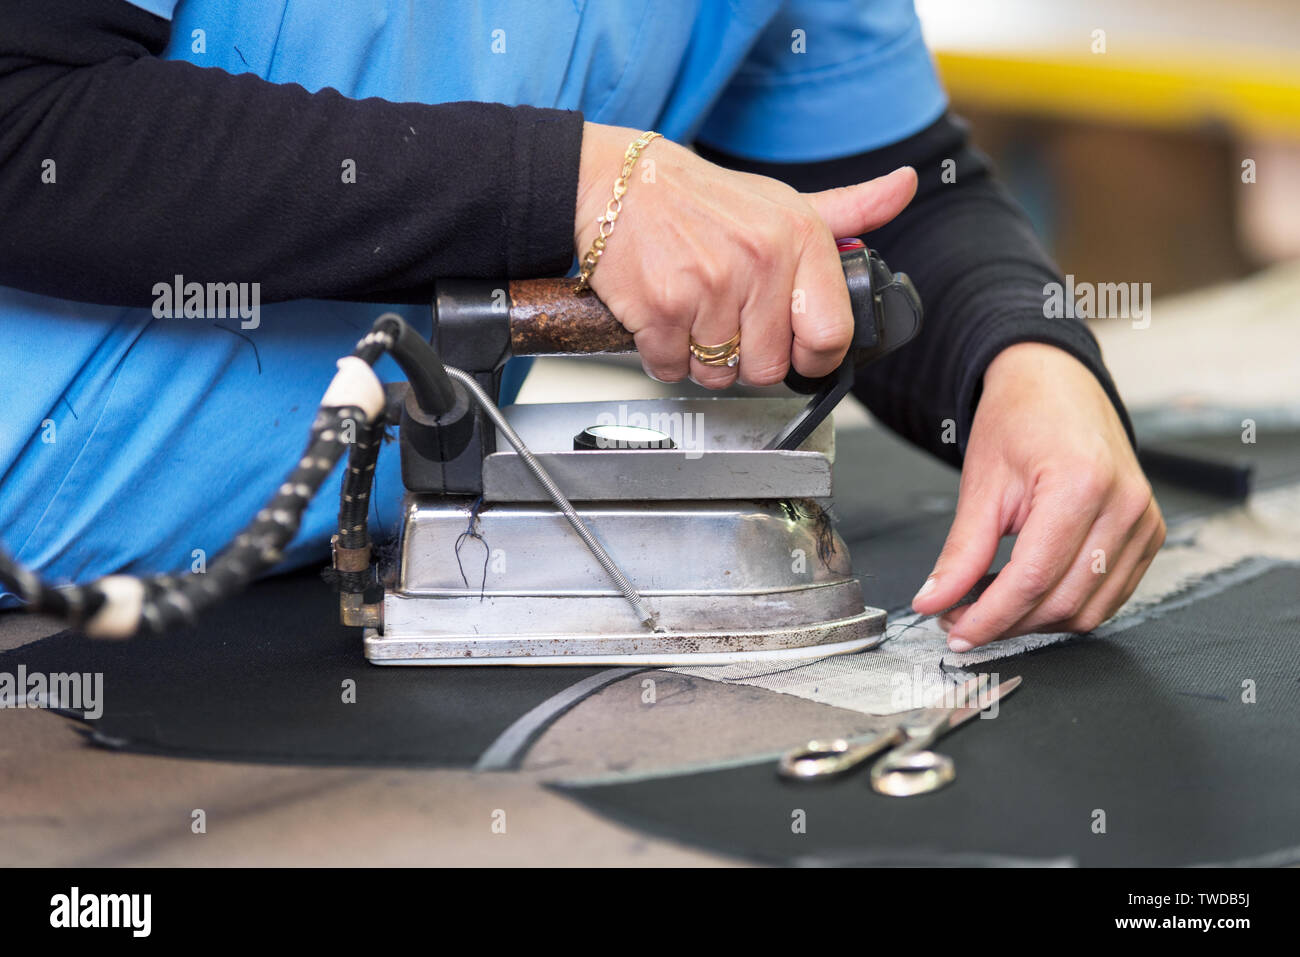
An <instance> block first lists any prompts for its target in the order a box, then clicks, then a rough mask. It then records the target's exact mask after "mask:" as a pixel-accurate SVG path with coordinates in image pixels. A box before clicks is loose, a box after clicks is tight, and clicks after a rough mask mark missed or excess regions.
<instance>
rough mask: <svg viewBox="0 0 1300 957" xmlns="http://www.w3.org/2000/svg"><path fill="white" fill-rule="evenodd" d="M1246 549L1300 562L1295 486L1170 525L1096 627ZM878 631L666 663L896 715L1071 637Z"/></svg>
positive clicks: (1250, 554) (1140, 612)
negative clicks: (974, 645) (953, 643)
mask: <svg viewBox="0 0 1300 957" xmlns="http://www.w3.org/2000/svg"><path fill="white" fill-rule="evenodd" d="M1248 558H1259V559H1274V560H1281V561H1288V562H1290V561H1297V562H1300V485H1291V486H1285V487H1283V488H1278V489H1273V490H1270V491H1268V492H1262V493H1259V494H1257V495H1254V496H1252V498H1251V499H1250V501H1249V502H1247V503H1246V504H1245V505H1243V506H1241V507H1238V508H1231V509H1228V510H1226V511H1224V512H1220V513H1218V514H1215V515H1212V516H1209V517H1202V518H1195V519H1189V520H1187V521H1184V522H1181V523H1179V524H1178V525H1176V526H1175V527H1174V528H1171V529H1170V532H1169V536H1168V541H1167V542H1166V544H1165V547H1164V548H1163V549H1162V550H1161V552H1160V554H1159V555H1157V556H1156V559H1155V561H1154V562H1153V563H1152V565H1151V568H1150V570H1149V571H1148V572H1147V575H1146V577H1145V578H1144V579H1143V581H1142V584H1141V585H1139V586H1138V590H1137V591H1136V592H1135V593H1134V595H1133V597H1132V598H1130V599H1129V602H1128V604H1126V605H1125V606H1124V608H1123V609H1122V610H1121V612H1120V614H1119V615H1118V616H1116V617H1115V618H1113V619H1112V620H1111V621H1110V622H1109V623H1108V624H1106V625H1105V626H1104V627H1103V628H1101V629H1099V633H1101V634H1115V633H1118V632H1120V631H1123V630H1124V629H1125V627H1126V625H1127V624H1128V623H1129V622H1132V623H1134V624H1136V623H1137V622H1138V621H1140V620H1142V619H1143V618H1144V612H1145V610H1146V609H1148V608H1149V607H1150V606H1151V605H1153V604H1154V603H1156V602H1158V601H1160V600H1162V599H1165V598H1168V597H1170V596H1173V595H1176V594H1178V593H1179V592H1181V591H1184V590H1185V589H1186V588H1188V586H1189V585H1191V584H1193V583H1195V582H1198V581H1201V580H1202V579H1204V578H1206V576H1209V575H1213V574H1214V573H1216V572H1220V571H1222V570H1223V569H1226V568H1229V567H1231V566H1233V565H1236V564H1238V563H1239V562H1241V561H1243V560H1244V559H1248ZM885 634H886V637H887V640H886V642H885V643H884V644H882V645H881V646H880V647H879V648H877V649H875V650H874V651H866V652H862V653H861V654H856V655H844V656H840V657H835V658H821V659H816V660H814V661H812V662H809V663H808V664H805V665H799V666H795V667H791V668H781V669H757V668H754V667H753V666H752V665H743V664H742V665H726V666H722V667H715V668H707V667H692V668H673V669H670V670H672V671H675V672H677V673H679V674H685V675H691V676H693V677H697V678H705V679H708V680H711V681H726V682H734V683H737V684H745V685H753V686H755V687H758V688H766V689H767V690H769V691H777V692H780V693H782V694H792V695H796V696H797V697H800V698H808V699H809V700H812V701H820V702H822V703H823V704H829V705H834V706H835V707H837V708H848V709H850V710H852V711H861V712H863V713H864V714H894V713H896V712H899V711H908V710H911V709H913V708H919V707H923V706H924V705H925V704H926V703H927V702H929V701H931V700H933V698H934V694H935V692H936V691H937V690H941V689H942V688H943V687H945V686H947V685H951V684H952V683H953V681H954V680H957V681H961V680H964V679H966V678H969V677H970V676H971V675H972V674H973V673H974V672H975V670H979V671H982V672H985V673H989V674H991V675H992V674H996V675H998V677H999V678H1001V679H1006V678H1010V677H1012V676H1013V675H1014V674H1015V665H1014V663H1012V662H1007V663H1006V664H1005V665H1003V666H1001V667H1000V668H999V670H998V671H996V672H995V671H993V670H992V669H990V668H977V666H980V665H985V664H987V663H990V662H995V661H1000V660H1002V659H1004V658H1009V657H1011V656H1013V655H1018V654H1022V653H1023V652H1026V651H1033V650H1034V649H1036V648H1042V647H1045V646H1047V645H1051V644H1055V643H1057V642H1061V641H1068V640H1070V639H1071V638H1072V637H1073V636H1072V635H1061V634H1051V635H1048V634H1043V635H1026V636H1024V637H1021V638H1008V639H1004V640H1003V641H995V642H993V643H992V644H990V645H986V646H984V647H983V648H978V649H976V650H975V651H971V652H968V653H966V654H961V655H959V654H955V653H954V652H952V651H950V650H949V649H948V646H947V640H946V636H945V635H944V633H943V630H942V629H941V628H940V627H939V624H938V622H937V621H936V620H934V619H930V620H928V621H918V616H917V615H913V614H908V615H903V616H900V617H898V618H896V619H894V620H893V621H891V622H890V623H889V625H888V627H887V628H886V630H885Z"/></svg>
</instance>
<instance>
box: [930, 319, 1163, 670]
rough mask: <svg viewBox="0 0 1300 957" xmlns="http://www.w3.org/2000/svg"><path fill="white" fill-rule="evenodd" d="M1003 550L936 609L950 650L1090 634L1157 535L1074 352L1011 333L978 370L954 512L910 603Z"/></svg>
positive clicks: (1150, 552)
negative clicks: (1014, 338) (1009, 546)
mask: <svg viewBox="0 0 1300 957" xmlns="http://www.w3.org/2000/svg"><path fill="white" fill-rule="evenodd" d="M1007 534H1016V535H1018V537H1017V539H1016V544H1015V548H1014V549H1013V550H1012V552H1011V560H1010V561H1009V562H1008V563H1007V565H1006V567H1005V568H1003V569H1002V570H1001V571H1000V572H999V573H998V576H997V578H996V579H995V580H994V582H993V583H992V584H991V585H990V586H989V587H988V589H987V590H986V591H985V592H984V594H983V596H982V597H980V599H979V600H978V601H976V602H975V603H974V604H972V605H966V606H963V607H961V608H958V609H955V610H954V611H952V612H950V613H949V614H948V615H945V616H944V618H942V619H941V623H942V624H943V626H944V627H945V629H946V630H947V631H948V645H949V647H950V648H952V649H953V650H954V651H959V652H960V651H969V650H970V649H971V648H974V647H977V646H979V645H984V644H988V643H989V642H990V641H993V640H994V639H996V638H1005V637H1010V636H1012V635H1023V634H1028V633H1030V632H1041V631H1080V632H1083V631H1091V630H1092V629H1093V628H1096V627H1097V626H1098V625H1100V624H1101V623H1102V622H1103V621H1105V620H1106V619H1107V618H1109V617H1110V616H1111V615H1113V614H1114V613H1115V612H1116V611H1117V610H1118V609H1119V607H1120V606H1121V605H1123V604H1124V602H1125V601H1126V600H1127V599H1128V597H1129V595H1131V594H1132V593H1133V589H1135V588H1136V587H1137V584H1138V582H1139V581H1140V580H1141V579H1142V576H1143V574H1144V573H1145V572H1146V570H1147V566H1148V565H1150V564H1151V560H1152V559H1153V558H1154V557H1155V554H1156V552H1157V551H1158V550H1159V548H1160V546H1161V544H1163V542H1164V540H1165V523H1164V520H1163V519H1162V518H1161V516H1160V508H1159V506H1157V505H1156V502H1155V499H1153V498H1152V497H1151V486H1150V485H1149V484H1148V482H1147V480H1146V477H1145V476H1144V475H1143V474H1142V469H1141V468H1140V467H1139V466H1138V462H1137V458H1136V456H1135V455H1134V454H1133V449H1132V447H1131V446H1130V444H1129V440H1128V436H1127V435H1126V434H1125V432H1124V427H1123V425H1122V423H1121V422H1120V419H1119V416H1118V415H1117V414H1116V413H1115V409H1114V407H1113V406H1112V405H1111V403H1110V399H1108V398H1107V397H1106V393H1105V392H1104V391H1103V390H1102V388H1101V385H1100V384H1099V383H1098V382H1097V379H1096V377H1095V376H1093V374H1092V373H1091V372H1089V371H1088V369H1087V368H1086V367H1085V366H1084V365H1083V364H1082V363H1080V362H1079V361H1078V360H1076V359H1075V358H1074V357H1073V356H1071V355H1069V354H1068V353H1066V352H1064V351H1063V350H1061V349H1057V348H1055V347H1053V346H1048V345H1043V344H1040V343H1021V344H1019V345H1014V346H1011V347H1010V348H1008V349H1006V350H1004V351H1003V352H1001V353H999V354H998V356H997V358H995V359H994V360H993V362H992V363H990V364H989V367H988V370H987V371H986V372H985V373H984V390H983V394H982V395H981V397H980V400H979V406H978V407H977V408H976V410H975V422H974V425H973V426H972V428H971V437H970V442H969V444H968V446H967V450H966V459H965V462H964V464H963V466H962V476H961V492H960V495H959V497H958V501H957V517H956V519H955V520H954V521H953V525H952V530H951V531H950V532H949V533H948V540H947V542H946V543H945V544H944V547H943V552H942V553H941V554H940V556H939V561H938V563H937V564H936V565H935V568H934V571H933V572H932V573H931V575H930V577H929V578H927V579H926V582H925V584H924V585H923V586H922V588H921V590H920V592H918V593H917V595H916V598H915V599H913V601H912V607H913V609H914V610H915V611H917V612H919V613H921V614H926V615H929V614H934V613H936V612H938V611H941V610H943V609H944V608H947V607H949V606H951V605H952V604H953V603H954V602H956V601H959V600H960V599H961V598H962V596H963V595H965V594H966V592H967V591H969V590H970V588H971V587H972V586H973V585H974V584H975V582H976V581H978V580H979V578H980V577H981V576H982V575H984V574H985V573H986V572H987V571H988V568H989V565H990V564H991V563H992V561H993V557H994V553H995V552H996V551H997V547H998V542H999V540H1000V539H1001V538H1002V536H1003V535H1007Z"/></svg>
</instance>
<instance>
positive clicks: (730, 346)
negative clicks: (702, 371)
mask: <svg viewBox="0 0 1300 957" xmlns="http://www.w3.org/2000/svg"><path fill="white" fill-rule="evenodd" d="M691 355H693V356H694V357H695V358H696V359H698V360H700V364H701V365H706V366H714V367H717V366H726V367H728V368H732V367H734V366H736V364H737V363H739V362H740V330H739V329H737V330H736V334H735V335H734V336H732V337H731V338H730V339H728V340H727V341H726V342H723V343H720V344H719V345H716V346H702V345H700V344H699V343H698V342H696V341H695V339H694V338H692V339H691Z"/></svg>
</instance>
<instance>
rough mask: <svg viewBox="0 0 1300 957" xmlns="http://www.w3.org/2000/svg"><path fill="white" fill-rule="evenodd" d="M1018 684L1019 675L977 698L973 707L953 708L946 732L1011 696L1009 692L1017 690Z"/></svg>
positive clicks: (1019, 680)
mask: <svg viewBox="0 0 1300 957" xmlns="http://www.w3.org/2000/svg"><path fill="white" fill-rule="evenodd" d="M1020 682H1021V677H1020V675H1016V676H1015V677H1014V678H1008V679H1007V680H1006V681H1004V682H1002V683H1001V684H1000V685H998V686H997V687H996V688H990V689H989V691H988V693H987V694H986V695H984V696H982V698H977V699H976V702H975V706H974V707H970V708H954V709H953V711H952V714H951V715H950V716H949V718H948V730H949V731H951V730H952V729H953V728H958V727H961V725H963V724H965V723H966V722H967V721H969V720H970V719H971V718H973V717H975V715H977V714H979V713H980V712H981V711H984V710H985V709H987V708H988V707H989V705H992V704H994V703H996V702H998V701H1001V700H1002V699H1003V698H1005V697H1006V696H1007V695H1009V694H1011V692H1013V691H1015V690H1016V689H1017V688H1019V687H1020Z"/></svg>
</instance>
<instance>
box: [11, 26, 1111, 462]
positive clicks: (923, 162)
mask: <svg viewBox="0 0 1300 957" xmlns="http://www.w3.org/2000/svg"><path fill="white" fill-rule="evenodd" d="M169 35H170V24H169V23H168V22H167V21H166V20H163V19H161V18H159V17H156V16H154V15H152V14H149V13H147V12H145V11H143V10H140V9H138V8H136V7H134V6H132V5H130V4H128V3H125V2H119V3H111V2H104V0H7V2H6V3H5V5H4V6H3V8H0V284H3V285H8V286H11V287H14V288H18V289H23V290H27V291H31V292H36V293H40V294H44V295H50V296H57V297H60V298H64V299H74V300H79V301H85V302H96V303H104V304H110V305H123V306H147V305H150V304H151V303H152V301H153V298H154V294H153V284H154V282H153V281H154V279H156V278H157V276H159V275H160V274H161V275H172V274H191V275H202V274H208V275H211V274H220V275H222V276H225V277H228V278H229V279H231V280H234V281H250V282H251V281H258V282H260V283H261V294H262V300H263V301H264V302H274V301H284V300H289V299H302V298H340V299H358V300H371V301H379V302H421V301H425V300H426V299H427V297H428V296H429V294H430V291H431V288H432V285H433V283H434V282H435V280H436V279H438V278H439V277H445V276H468V277H485V278H515V277H528V276H544V275H556V274H561V273H563V272H565V271H566V270H568V268H569V267H570V265H571V263H572V261H573V254H574V250H573V233H574V230H573V225H574V223H573V218H574V206H575V202H576V195H577V179H578V167H579V156H580V150H581V144H582V123H583V118H582V115H581V114H580V113H576V112H571V111H563V110H549V109H537V108H533V107H527V106H519V107H507V106H503V105H500V104H492V103H446V104H436V105H429V104H420V103H393V102H389V101H386V100H381V99H365V100H355V99H349V98H347V97H344V96H342V95H341V94H339V93H338V92H336V91H334V90H329V89H325V90H321V91H320V92H317V93H309V92H308V91H307V90H305V89H304V88H302V87H300V86H297V85H295V84H273V83H269V82H267V81H265V80H262V79H260V78H258V77H255V76H249V75H239V76H236V75H232V74H229V73H226V72H224V71H222V70H218V69H211V68H202V67H197V66H194V65H193V64H189V63H185V62H180V61H171V60H163V59H160V58H159V54H160V53H161V52H162V51H163V49H164V48H165V47H166V45H167V42H168V39H169ZM701 152H702V153H703V154H704V155H705V156H707V157H708V158H710V159H713V160H715V161H717V162H720V163H722V164H724V165H728V166H733V167H737V168H743V169H748V170H751V171H754V172H759V173H764V174H766V175H771V176H775V177H777V178H781V179H784V180H786V181H787V182H790V183H791V184H792V185H794V186H796V187H797V188H799V189H802V190H814V189H823V188H827V187H830V186H840V185H844V184H846V183H851V182H857V181H861V180H863V179H867V178H870V177H872V176H876V175H879V174H882V173H885V172H888V171H889V170H892V169H895V168H897V167H898V166H901V165H905V164H910V165H912V166H914V167H915V168H916V169H917V172H918V174H919V177H920V188H919V192H918V195H917V198H916V199H915V200H914V201H913V203H912V204H911V205H910V206H909V207H908V209H907V210H905V211H904V212H903V213H902V214H901V215H900V216H898V218H897V219H895V220H894V221H893V222H892V223H890V224H889V225H887V226H886V227H884V228H882V229H880V230H878V231H876V232H875V233H873V234H871V235H870V236H868V237H866V238H867V239H868V241H869V242H870V243H871V245H872V246H874V247H875V248H876V249H878V250H879V251H880V252H881V253H882V255H883V256H884V258H885V260H886V261H887V262H888V263H889V265H890V266H891V267H892V268H893V269H895V270H903V271H906V272H908V273H909V274H910V275H911V276H912V279H913V281H914V282H915V283H916V286H917V289H918V290H919V291H920V293H921V297H922V300H923V302H924V304H925V311H926V318H925V324H924V331H923V332H922V334H921V335H920V336H919V337H918V338H917V339H916V340H915V341H914V342H912V343H911V344H909V345H907V346H905V347H904V348H903V349H901V350H899V352H898V353H896V354H895V355H893V356H891V357H888V358H887V359H885V360H883V361H881V362H879V363H877V364H876V365H874V366H872V367H870V368H869V369H868V370H866V371H864V372H863V373H862V374H861V375H860V377H859V381H858V386H857V389H856V391H857V394H858V395H859V396H860V397H861V398H863V399H864V400H865V401H866V403H867V405H868V406H869V407H870V408H871V409H872V411H873V412H874V413H875V414H876V415H877V416H879V417H880V418H881V419H882V420H883V421H884V422H885V423H887V424H888V425H889V426H891V427H892V428H894V429H896V430H897V431H898V432H900V433H901V434H902V435H903V436H904V437H906V438H908V439H909V440H911V441H913V442H915V443H916V444H917V445H919V446H921V447H923V448H926V449H928V450H930V451H932V452H934V453H935V454H936V455H939V456H940V457H942V458H944V459H946V460H948V461H951V462H953V463H954V464H956V463H959V462H960V458H961V454H962V452H963V451H964V449H965V444H966V439H967V437H968V435H969V430H970V424H971V420H972V418H973V415H974V409H975V404H976V402H977V401H978V398H979V391H980V384H981V381H982V377H983V373H984V370H985V368H986V367H987V365H988V363H989V362H990V361H991V360H992V358H993V356H995V355H996V354H997V353H998V352H999V351H1001V350H1002V349H1003V348H1005V347H1006V346H1008V345H1011V344H1013V343H1015V342H1023V341H1039V342H1046V343H1051V344H1053V345H1056V346H1059V347H1060V348H1063V349H1065V350H1066V351H1068V352H1070V353H1071V354H1072V355H1074V356H1076V357H1077V358H1078V359H1079V360H1080V361H1082V362H1083V363H1084V364H1085V365H1087V366H1088V367H1089V368H1090V369H1091V370H1092V371H1093V372H1094V373H1095V374H1096V376H1097V378H1098V379H1099V380H1100V381H1101V383H1102V384H1103V386H1104V387H1105V388H1106V390H1107V392H1108V393H1109V394H1110V396H1111V398H1112V401H1113V402H1114V403H1115V405H1116V407H1117V408H1118V409H1119V411H1120V414H1121V416H1122V417H1124V419H1125V422H1126V424H1127V416H1126V415H1125V414H1124V411H1123V407H1122V405H1121V403H1120V400H1119V397H1118V395H1117V394H1116V392H1115V388H1114V385H1113V384H1112V382H1111V380H1110V377H1109V375H1108V374H1107V372H1106V369H1105V366H1104V365H1103V363H1102V360H1101V355H1100V352H1099V350H1098V347H1097V344H1096V341H1095V340H1094V339H1093V338H1092V336H1091V335H1090V334H1089V333H1088V331H1087V329H1086V328H1085V327H1084V326H1083V325H1082V323H1080V322H1077V321H1075V320H1066V319H1048V318H1045V316H1044V311H1043V301H1044V291H1043V287H1044V285H1045V284H1046V283H1050V282H1054V281H1058V278H1059V277H1058V273H1057V270H1056V268H1055V267H1054V266H1053V265H1052V263H1051V261H1050V260H1049V259H1048V257H1047V256H1046V255H1045V254H1044V253H1043V251H1042V250H1041V248H1040V247H1039V245H1038V244H1037V242H1036V240H1035V238H1034V236H1033V233H1032V231H1031V229H1030V227H1029V225H1028V223H1027V222H1026V221H1025V219H1024V217H1023V216H1022V215H1021V214H1020V212H1019V211H1018V209H1017V208H1016V206H1015V205H1014V203H1013V202H1012V201H1011V200H1010V199H1009V198H1008V197H1007V196H1006V194H1005V193H1004V192H1003V191H1002V190H1001V189H1000V187H998V186H997V184H996V183H995V182H994V181H993V180H992V178H991V175H990V172H989V169H988V164H987V163H986V162H985V161H984V159H983V158H982V157H980V156H979V155H978V154H977V153H975V152H974V151H973V150H972V149H971V148H970V147H969V145H968V143H967V137H966V132H965V130H964V128H963V127H962V126H961V125H960V124H958V123H957V122H955V121H953V120H952V119H950V118H948V117H944V118H941V119H940V120H939V121H938V122H936V123H935V124H933V125H932V126H931V127H929V128H928V129H926V130H924V131H922V132H921V133H919V134H917V135H915V136H913V137H910V138H909V139H907V140H904V141H903V142H900V143H897V144H894V145H892V146H889V147H886V148H883V149H878V150H873V151H871V152H869V153H864V154H861V155H860V156H855V157H849V158H845V159H839V160H832V161H828V162H822V163H811V164H793V165H787V164H766V163H753V162H746V161H743V160H739V159H737V158H734V157H727V156H724V155H721V154H717V153H715V152H713V151H711V150H709V149H708V148H707V146H703V145H701ZM51 157H57V163H58V167H57V168H58V181H59V184H60V185H59V187H58V189H57V190H54V189H43V188H41V186H40V185H39V184H40V174H41V170H42V169H43V163H44V161H45V160H46V159H48V158H51ZM340 157H347V158H350V159H353V160H354V161H355V169H356V183H355V184H345V183H344V182H343V180H342V177H341V176H340V165H339V158H340ZM946 159H953V160H955V161H956V167H955V172H956V178H955V182H944V177H943V176H942V175H941V173H942V164H943V161H944V160H946ZM949 178H951V177H949ZM945 419H952V420H954V421H955V422H956V423H957V437H958V442H957V443H956V444H949V443H946V442H944V441H943V432H944V429H943V422H944V420H945Z"/></svg>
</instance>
